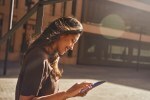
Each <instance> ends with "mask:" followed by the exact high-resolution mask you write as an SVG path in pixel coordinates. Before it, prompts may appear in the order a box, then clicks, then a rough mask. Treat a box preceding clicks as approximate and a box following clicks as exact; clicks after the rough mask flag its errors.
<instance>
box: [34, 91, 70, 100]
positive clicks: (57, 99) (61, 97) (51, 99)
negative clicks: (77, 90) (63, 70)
mask: <svg viewBox="0 0 150 100" xmlns="http://www.w3.org/2000/svg"><path fill="white" fill-rule="evenodd" d="M67 98H69V96H68V95H67V93H66V92H65V91H63V92H58V93H56V94H51V95H46V96H41V97H35V98H34V99H33V100H66V99H67Z"/></svg>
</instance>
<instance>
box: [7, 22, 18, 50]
mask: <svg viewBox="0 0 150 100" xmlns="http://www.w3.org/2000/svg"><path fill="white" fill-rule="evenodd" d="M15 24H16V21H13V22H12V26H14V25H15ZM14 45H15V33H14V34H13V35H12V36H11V37H10V43H9V49H8V50H9V52H14Z"/></svg>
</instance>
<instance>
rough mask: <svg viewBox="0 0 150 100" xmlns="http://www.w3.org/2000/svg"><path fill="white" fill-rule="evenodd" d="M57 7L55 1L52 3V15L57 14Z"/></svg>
mask: <svg viewBox="0 0 150 100" xmlns="http://www.w3.org/2000/svg"><path fill="white" fill-rule="evenodd" d="M55 7H56V4H55V3H54V4H53V5H52V16H55Z"/></svg>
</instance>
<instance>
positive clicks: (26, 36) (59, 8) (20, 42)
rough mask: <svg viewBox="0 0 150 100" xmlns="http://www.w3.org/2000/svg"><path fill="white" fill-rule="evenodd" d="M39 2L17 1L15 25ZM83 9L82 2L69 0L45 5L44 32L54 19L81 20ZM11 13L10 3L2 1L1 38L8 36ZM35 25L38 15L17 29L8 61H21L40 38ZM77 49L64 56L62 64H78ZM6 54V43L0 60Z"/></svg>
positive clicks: (1, 48) (12, 39) (15, 3)
mask: <svg viewBox="0 0 150 100" xmlns="http://www.w3.org/2000/svg"><path fill="white" fill-rule="evenodd" d="M37 2H38V0H15V2H14V14H13V25H15V23H17V22H18V21H19V20H20V19H21V18H22V17H23V16H24V15H25V14H26V13H27V12H28V11H29V10H30V9H31V8H32V7H33V6H34V5H35V4H36V3H37ZM81 8H82V1H80V0H73V1H71V0H68V1H66V2H59V3H53V4H48V5H45V6H44V16H43V25H42V30H44V29H45V28H46V27H47V25H48V24H49V23H50V22H52V21H53V20H54V19H56V18H59V17H62V16H71V17H75V18H77V19H78V20H80V19H81ZM9 12H10V1H6V0H0V37H2V36H4V34H6V33H7V31H8V26H9V16H10V15H9ZM35 24H36V13H35V14H34V15H32V16H31V18H30V19H29V20H28V21H27V22H26V23H25V24H24V25H22V26H21V27H20V28H19V29H17V30H16V31H15V33H14V34H13V36H11V39H10V41H11V42H10V44H9V48H8V60H10V61H16V60H19V59H20V58H21V56H22V54H23V53H24V52H25V50H26V49H27V47H28V45H29V44H30V43H31V42H32V40H34V38H36V37H38V35H39V34H36V33H35ZM13 25H12V26H13ZM77 47H78V44H77V45H76V46H75V48H74V50H73V51H69V52H68V53H67V54H66V55H64V56H63V59H62V60H61V62H62V63H67V64H76V61H77ZM5 52H6V42H4V43H3V44H1V45H0V60H4V59H5Z"/></svg>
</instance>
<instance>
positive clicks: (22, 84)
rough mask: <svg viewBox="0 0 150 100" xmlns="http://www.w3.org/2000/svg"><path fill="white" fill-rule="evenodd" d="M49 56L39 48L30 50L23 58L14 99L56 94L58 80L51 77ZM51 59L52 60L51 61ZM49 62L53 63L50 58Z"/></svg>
mask: <svg viewBox="0 0 150 100" xmlns="http://www.w3.org/2000/svg"><path fill="white" fill-rule="evenodd" d="M49 57H50V56H49V55H48V54H47V53H46V52H45V51H44V50H43V49H41V48H39V47H36V48H33V49H31V50H30V51H29V52H28V53H27V55H26V56H25V57H24V60H23V64H22V68H21V72H20V74H19V77H18V82H17V85H16V98H15V100H19V96H20V95H23V96H31V95H34V96H44V95H49V94H53V93H56V92H58V80H57V81H56V80H55V79H54V77H53V76H52V70H53V68H52V67H51V64H50V62H49V60H48V59H49ZM51 59H52V60H51ZM51 59H50V60H51V61H54V59H53V57H52V56H51Z"/></svg>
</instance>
